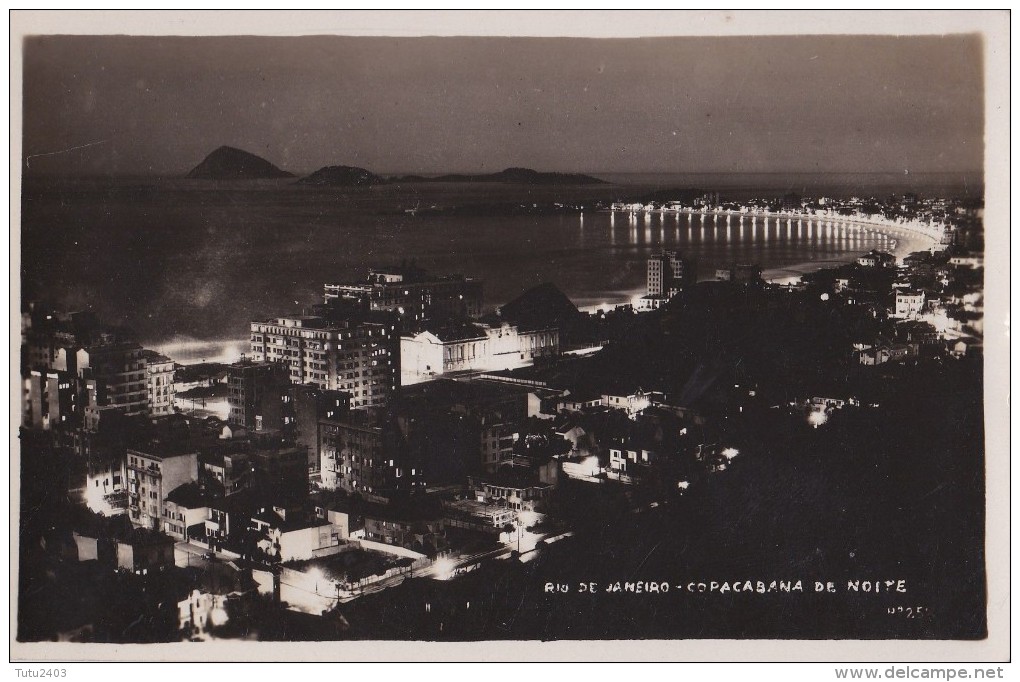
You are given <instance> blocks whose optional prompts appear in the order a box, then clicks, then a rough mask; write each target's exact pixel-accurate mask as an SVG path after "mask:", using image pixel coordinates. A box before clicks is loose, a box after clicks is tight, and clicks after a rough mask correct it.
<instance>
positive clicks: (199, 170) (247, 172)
mask: <svg viewBox="0 0 1020 682" xmlns="http://www.w3.org/2000/svg"><path fill="white" fill-rule="evenodd" d="M186 177H188V178H200V179H209V180H258V179H264V178H292V177H294V174H293V173H288V172H287V171H285V170H281V169H279V168H277V167H276V166H274V165H273V164H271V163H269V162H268V161H266V160H265V159H263V158H262V157H260V156H255V155H254V154H251V153H249V152H246V151H244V150H243V149H235V148H234V147H220V148H219V149H217V150H216V151H214V152H213V153H212V154H210V155H209V156H207V157H205V159H204V160H203V161H202V163H200V164H198V165H197V166H195V167H194V168H192V169H191V172H190V173H188V175H187V176H186Z"/></svg>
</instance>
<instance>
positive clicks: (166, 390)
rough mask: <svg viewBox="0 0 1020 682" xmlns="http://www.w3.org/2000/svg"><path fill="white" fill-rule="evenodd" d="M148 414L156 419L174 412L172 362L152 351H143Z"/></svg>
mask: <svg viewBox="0 0 1020 682" xmlns="http://www.w3.org/2000/svg"><path fill="white" fill-rule="evenodd" d="M143 355H144V357H145V383H146V392H147V395H148V401H149V414H150V415H151V416H153V417H158V416H162V415H166V414H173V411H174V397H175V392H174V361H173V360H171V359H170V358H168V357H166V356H165V355H160V354H159V353H157V352H156V351H153V350H145V351H143Z"/></svg>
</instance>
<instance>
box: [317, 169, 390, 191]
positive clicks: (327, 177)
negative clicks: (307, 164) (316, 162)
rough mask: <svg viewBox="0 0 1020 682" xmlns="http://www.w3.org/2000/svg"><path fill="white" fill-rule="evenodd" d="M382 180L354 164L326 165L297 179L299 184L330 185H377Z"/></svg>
mask: <svg viewBox="0 0 1020 682" xmlns="http://www.w3.org/2000/svg"><path fill="white" fill-rule="evenodd" d="M382 182H385V181H384V180H383V179H382V178H380V177H379V176H378V175H376V174H375V173H373V172H371V171H367V170H365V169H364V168H358V167H356V166H326V167H325V168H320V169H319V170H317V171H315V172H314V173H312V174H311V175H309V176H307V177H304V178H301V179H300V180H298V184H299V185H320V186H330V187H349V186H355V185H378V184H380V183H382Z"/></svg>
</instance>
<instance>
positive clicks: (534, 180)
mask: <svg viewBox="0 0 1020 682" xmlns="http://www.w3.org/2000/svg"><path fill="white" fill-rule="evenodd" d="M390 182H395V183H409V182H503V183H507V184H517V185H604V184H606V181H605V180H600V179H599V178H595V177H592V176H590V175H584V174H583V173H544V172H541V171H536V170H533V169H531V168H506V169H504V170H501V171H499V172H498V173H483V174H480V175H465V174H461V173H452V174H448V175H440V176H437V177H424V176H421V175H402V176H399V177H393V178H390Z"/></svg>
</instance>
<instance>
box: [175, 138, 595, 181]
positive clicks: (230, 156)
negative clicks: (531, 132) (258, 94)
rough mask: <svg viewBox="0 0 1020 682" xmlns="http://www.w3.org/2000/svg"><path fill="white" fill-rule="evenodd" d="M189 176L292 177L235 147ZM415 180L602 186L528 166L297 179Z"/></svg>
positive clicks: (343, 172) (333, 173)
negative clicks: (472, 172) (429, 174)
mask: <svg viewBox="0 0 1020 682" xmlns="http://www.w3.org/2000/svg"><path fill="white" fill-rule="evenodd" d="M185 177H187V178H191V179H209V180H261V179H271V178H293V177H296V176H295V175H294V174H293V173H289V172H287V171H285V170H283V169H282V168H278V167H277V166H274V165H273V164H272V163H270V162H269V161H267V160H265V159H263V158H262V157H260V156H256V155H255V154H252V153H251V152H246V151H244V150H243V149H237V148H235V147H227V146H223V147H219V148H218V149H216V150H215V151H213V152H212V153H211V154H209V156H207V157H205V159H203V161H202V163H200V164H198V165H197V166H195V167H194V168H192V169H191V171H190V172H188V174H187V175H186V176H185ZM418 182H492V183H506V184H516V185H604V184H607V183H606V181H605V180H601V179H599V178H596V177H592V176H590V175H584V174H583V173H546V172H542V171H537V170H533V169H531V168H506V169H504V170H501V171H499V172H498V173H481V174H477V175H468V174H463V173H449V174H446V175H439V176H433V177H426V176H423V175H401V176H395V177H389V178H384V177H382V176H379V175H376V174H375V173H373V172H372V171H370V170H367V169H365V168H359V167H357V166H325V167H323V168H320V169H319V170H317V171H315V172H314V173H312V174H311V175H307V176H305V177H303V178H301V179H300V180H298V181H297V184H299V185H316V186H320V187H357V186H364V185H381V184H402V183H418Z"/></svg>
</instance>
